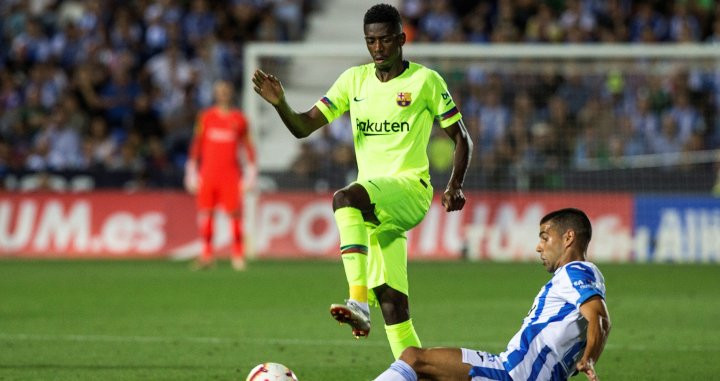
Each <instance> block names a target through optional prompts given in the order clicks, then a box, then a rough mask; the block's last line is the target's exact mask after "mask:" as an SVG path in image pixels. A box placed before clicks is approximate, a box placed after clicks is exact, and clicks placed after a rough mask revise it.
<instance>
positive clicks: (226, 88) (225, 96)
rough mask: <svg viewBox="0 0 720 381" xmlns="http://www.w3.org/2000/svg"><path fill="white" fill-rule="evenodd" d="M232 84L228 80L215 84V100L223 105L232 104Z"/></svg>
mask: <svg viewBox="0 0 720 381" xmlns="http://www.w3.org/2000/svg"><path fill="white" fill-rule="evenodd" d="M232 93H233V90H232V86H231V85H230V84H229V83H227V82H218V83H216V84H215V101H216V102H217V103H219V104H222V105H227V104H230V102H231V101H232Z"/></svg>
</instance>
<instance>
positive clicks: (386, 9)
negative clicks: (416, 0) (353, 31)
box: [363, 4, 402, 27]
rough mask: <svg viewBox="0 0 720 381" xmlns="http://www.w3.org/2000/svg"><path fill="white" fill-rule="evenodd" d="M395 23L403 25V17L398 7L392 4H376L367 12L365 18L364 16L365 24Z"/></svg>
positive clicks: (399, 25)
mask: <svg viewBox="0 0 720 381" xmlns="http://www.w3.org/2000/svg"><path fill="white" fill-rule="evenodd" d="M378 23H380V24H385V23H389V24H393V25H397V26H398V27H402V18H400V12H398V10H397V8H395V7H393V6H392V5H390V4H376V5H373V6H372V7H370V9H368V10H367V12H365V18H363V25H368V24H378Z"/></svg>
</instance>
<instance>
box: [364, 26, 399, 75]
mask: <svg viewBox="0 0 720 381" xmlns="http://www.w3.org/2000/svg"><path fill="white" fill-rule="evenodd" d="M404 44H405V33H403V32H402V29H400V26H399V25H393V24H392V23H375V24H367V25H365V45H367V48H368V52H370V57H372V59H373V62H375V68H377V69H378V70H383V71H385V70H389V69H390V68H391V67H393V65H394V64H396V63H397V62H398V61H402V46H403V45H404Z"/></svg>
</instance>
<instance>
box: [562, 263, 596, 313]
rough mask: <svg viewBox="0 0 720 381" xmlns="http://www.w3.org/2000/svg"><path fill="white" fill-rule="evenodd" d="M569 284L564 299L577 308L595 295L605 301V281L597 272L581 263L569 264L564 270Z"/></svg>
mask: <svg viewBox="0 0 720 381" xmlns="http://www.w3.org/2000/svg"><path fill="white" fill-rule="evenodd" d="M565 272H566V273H567V277H568V280H569V283H568V284H567V287H566V289H567V293H566V299H567V300H568V302H570V303H572V304H574V305H575V306H577V307H579V306H580V305H581V304H583V303H585V301H586V300H588V299H590V298H591V297H593V296H595V295H599V296H600V297H601V298H603V299H605V280H604V279H603V278H602V275H600V273H599V272H595V271H593V269H592V268H590V266H587V265H585V264H582V263H571V264H569V265H568V266H567V267H566V268H565Z"/></svg>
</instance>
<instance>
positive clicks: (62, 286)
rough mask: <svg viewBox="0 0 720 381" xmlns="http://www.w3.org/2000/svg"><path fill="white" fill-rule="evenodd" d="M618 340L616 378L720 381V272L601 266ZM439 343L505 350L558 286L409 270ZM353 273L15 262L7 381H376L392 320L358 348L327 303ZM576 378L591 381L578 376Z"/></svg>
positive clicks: (612, 349)
mask: <svg viewBox="0 0 720 381" xmlns="http://www.w3.org/2000/svg"><path fill="white" fill-rule="evenodd" d="M600 269H601V270H602V271H603V273H604V274H605V277H606V282H607V293H608V306H609V309H610V315H611V318H612V321H613V331H612V333H611V335H610V339H609V342H608V346H607V348H606V350H605V353H604V355H603V357H602V359H601V361H600V363H599V364H598V367H597V369H598V372H599V375H600V379H601V380H712V379H719V378H720V330H718V323H719V322H720V267H718V266H717V265H715V266H690V265H677V266H671V265H616V264H614V265H609V264H605V265H600ZM409 271H410V288H411V309H412V316H413V319H414V322H415V327H416V328H417V331H418V334H419V335H420V338H421V340H422V341H423V344H424V345H425V346H438V345H441V346H449V345H451V346H469V347H473V348H477V349H483V350H488V351H494V352H498V351H500V350H502V349H503V348H504V346H505V344H506V343H507V341H508V340H509V339H510V337H511V336H512V335H513V334H514V333H515V332H516V331H517V329H518V328H519V327H520V324H521V320H522V318H523V317H524V316H525V314H526V313H527V311H528V309H529V308H530V304H531V303H532V299H533V297H534V296H535V294H536V293H537V291H538V290H539V289H540V287H541V285H542V284H544V282H545V281H546V280H547V279H549V274H547V273H546V272H545V271H544V269H543V268H542V266H541V265H540V264H498V263H470V264H469V263H429V262H428V263H418V262H413V263H411V264H410V269H409ZM346 292H347V287H346V284H345V278H344V274H343V269H342V265H341V264H340V263H339V262H304V261H282V262H280V261H277V262H276V261H268V262H252V263H250V267H249V270H248V271H247V272H244V273H235V272H233V271H231V270H230V269H229V266H228V264H227V263H223V262H221V263H220V266H219V267H218V268H217V269H215V270H212V271H206V272H199V273H196V272H191V271H189V270H188V269H187V265H186V264H185V263H177V262H168V261H104V262H100V261H97V262H96V261H65V262H56V261H20V260H3V261H0V380H244V379H245V376H246V375H247V372H248V371H249V370H250V369H251V368H252V367H253V366H254V365H256V364H258V363H262V362H267V361H274V362H280V363H283V364H285V365H287V366H289V367H290V368H291V369H293V370H294V371H295V372H296V373H297V375H298V377H299V379H300V381H327V380H350V381H352V380H369V379H372V378H373V377H374V376H375V375H377V374H379V373H380V372H382V371H383V370H384V369H385V368H386V367H387V366H388V364H390V362H391V361H392V355H391V353H390V350H389V347H388V345H387V343H386V339H385V332H384V330H383V327H382V323H381V322H382V320H381V317H380V314H379V311H378V310H374V311H373V321H374V322H375V325H374V327H373V331H371V334H370V337H369V338H368V339H363V340H355V339H353V338H352V337H351V335H350V329H349V328H348V327H347V326H342V327H341V326H339V325H338V324H337V323H335V322H334V321H333V320H332V319H331V317H330V314H329V313H328V306H329V305H330V304H331V303H334V302H340V301H342V300H343V298H344V297H345V296H346ZM576 379H577V380H580V379H583V377H578V378H576Z"/></svg>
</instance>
